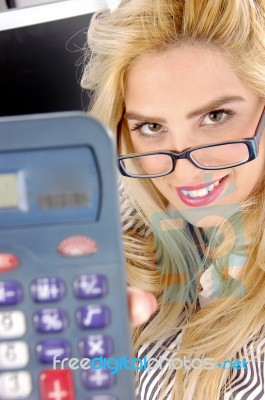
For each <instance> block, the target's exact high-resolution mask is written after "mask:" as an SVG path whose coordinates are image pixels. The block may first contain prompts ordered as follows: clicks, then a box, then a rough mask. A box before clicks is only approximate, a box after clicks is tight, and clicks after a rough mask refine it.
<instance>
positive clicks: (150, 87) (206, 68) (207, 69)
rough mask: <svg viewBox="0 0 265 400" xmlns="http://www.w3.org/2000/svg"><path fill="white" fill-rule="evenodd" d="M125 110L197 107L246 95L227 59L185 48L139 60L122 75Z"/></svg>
mask: <svg viewBox="0 0 265 400" xmlns="http://www.w3.org/2000/svg"><path fill="white" fill-rule="evenodd" d="M125 88H126V90H125V102H126V106H127V107H128V106H130V104H131V103H133V104H135V102H137V105H138V106H140V107H141V104H145V105H146V104H147V103H149V102H152V104H153V105H154V104H155V103H156V102H157V103H159V104H161V103H163V104H165V105H167V104H168V103H170V104H172V101H174V102H177V103H179V102H182V103H187V102H188V103H189V102H192V103H194V102H196V103H198V104H200V103H201V102H202V101H207V100H208V99H209V98H215V97H218V96H220V95H222V94H224V92H227V91H228V90H229V92H232V93H233V94H239V93H240V94H242V95H247V94H248V89H247V88H246V87H245V85H244V84H243V83H242V82H241V80H240V79H239V78H238V76H237V75H236V73H235V72H234V71H233V68H232V67H231V65H230V63H229V61H228V59H227V57H226V56H225V55H224V54H222V53H221V52H219V51H215V50H213V49H210V48H205V47H195V46H185V47H181V48H172V49H169V50H166V51H164V52H161V53H156V54H149V55H144V56H142V55H141V56H139V57H138V58H137V59H135V60H134V62H133V63H132V64H131V66H130V68H129V69H128V71H127V74H126V86H125Z"/></svg>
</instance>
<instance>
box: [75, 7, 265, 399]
mask: <svg viewBox="0 0 265 400" xmlns="http://www.w3.org/2000/svg"><path fill="white" fill-rule="evenodd" d="M264 15H265V4H264V0H214V1H209V0H200V1H198V0H186V1H185V0H122V1H121V4H120V5H119V7H118V8H117V9H116V10H115V11H113V12H111V11H110V10H107V9H106V10H102V11H101V12H98V13H96V14H94V16H93V18H92V21H91V25H90V28H89V31H88V53H87V55H88V59H87V64H86V66H85V68H84V74H83V78H82V87H83V88H86V89H89V90H91V91H92V93H93V96H92V101H91V107H90V109H89V113H90V115H92V116H94V117H96V118H99V119H100V120H102V121H103V122H104V123H105V124H107V125H108V126H109V127H110V128H111V129H112V131H113V132H114V133H116V132H117V126H118V125H119V123H120V127H121V131H122V135H121V148H120V149H121V151H122V152H123V153H129V152H131V143H130V141H129V135H128V128H127V126H126V124H125V123H122V124H121V122H120V121H121V117H122V114H123V111H124V93H125V90H126V72H127V71H128V69H129V68H130V67H131V66H132V65H133V62H135V61H137V57H139V56H144V55H147V54H153V53H157V52H161V51H165V50H167V49H168V48H172V47H178V46H183V45H187V44H188V45H196V46H197V45H199V46H207V47H210V48H211V49H214V50H215V51H220V52H222V53H223V54H225V56H226V57H227V58H228V59H229V62H230V63H231V66H232V68H233V69H234V71H235V72H236V73H237V75H238V77H239V78H240V79H241V81H242V82H244V83H245V84H246V85H247V86H248V87H249V88H251V89H252V90H253V91H254V92H255V93H256V94H257V95H258V96H259V97H260V98H261V99H262V101H263V100H264V99H265V69H264V65H265V18H264ZM264 183H265V182H264V179H263V180H262V182H260V185H259V186H258V187H256V188H255V190H254V191H253V192H252V193H251V195H250V196H249V197H248V198H247V199H246V200H245V201H244V202H243V203H241V204H240V207H239V209H238V210H236V211H235V212H234V214H233V216H232V217H231V218H227V219H226V221H224V222H223V224H222V225H221V226H220V227H218V229H217V232H214V234H213V235H212V236H211V237H210V243H211V244H209V246H208V250H207V251H206V254H205V257H204V258H203V260H201V258H200V257H199V256H198V252H197V250H196V248H195V246H194V242H193V239H192V237H190V235H189V233H188V230H187V229H172V227H171V228H170V227H168V229H165V230H162V229H160V227H159V226H160V225H159V223H160V222H161V220H164V219H166V216H167V215H168V219H170V217H171V218H172V215H170V213H167V211H166V210H167V206H168V202H167V200H166V199H165V198H164V197H163V196H162V195H161V194H160V193H159V191H158V190H157V189H156V187H155V186H154V185H153V183H152V181H151V180H149V179H130V178H124V177H121V178H120V184H121V189H120V193H121V197H122V200H121V206H122V218H123V225H124V227H126V229H125V230H124V249H125V254H126V260H127V272H128V282H129V284H130V285H133V286H138V287H140V288H141V289H144V290H147V291H149V292H152V293H154V294H155V296H156V297H157V300H158V312H157V313H156V314H155V315H154V316H152V318H151V319H150V320H149V321H148V323H146V324H144V325H142V326H141V327H139V328H136V329H134V330H133V344H134V351H135V354H137V350H138V349H139V347H140V346H141V345H142V344H143V343H145V342H154V341H156V340H158V339H161V338H163V337H167V336H172V337H173V336H174V335H176V333H177V332H179V331H180V329H183V332H184V335H183V338H182V341H181V344H180V347H179V348H178V349H177V352H178V356H180V357H181V356H184V355H186V356H188V357H189V358H191V355H193V356H194V357H201V358H205V357H212V358H214V359H215V360H224V359H231V360H235V359H237V358H238V354H240V353H239V352H240V349H241V348H242V347H243V346H244V345H245V344H246V342H247V341H250V340H252V343H253V345H254V346H255V345H256V346H258V343H259V339H260V337H264V330H265V309H264V306H265V257H264V255H265V230H264V227H265V184H264ZM131 210H133V211H131ZM173 218H174V216H173ZM130 219H132V221H133V223H130ZM242 226H243V230H244V233H245V235H246V237H250V238H251V239H252V243H253V244H252V246H251V247H249V246H245V248H246V249H247V251H248V253H247V262H246V263H245V265H244V267H243V269H242V271H241V274H240V281H241V283H242V285H243V287H244V288H245V293H244V296H242V292H241V295H240V296H238V293H237V292H236V288H233V287H231V285H230V286H229V285H227V284H225V282H226V281H225V278H227V277H228V275H227V274H226V273H225V271H226V269H227V268H225V267H227V265H228V264H227V258H226V257H222V255H223V254H229V252H230V251H231V246H232V243H233V242H234V233H235V232H237V231H238V230H240V229H241V231H242ZM231 227H232V228H233V229H231ZM220 232H222V233H223V235H224V237H225V241H222V243H221V244H220V245H219V246H215V245H212V244H214V243H215V241H216V242H217V238H218V237H219V238H220ZM209 259H210V260H211V261H214V265H215V268H216V271H217V272H218V271H219V273H220V274H221V275H222V277H223V283H224V285H223V292H222V296H220V298H218V299H217V300H215V301H213V302H212V303H210V304H209V305H207V306H206V307H204V308H203V309H199V310H196V301H191V300H196V298H195V299H194V298H191V291H192V290H193V289H194V281H195V280H196V277H197V275H198V271H199V270H200V269H203V268H205V267H206V266H207V265H209ZM185 277H188V279H186V278H185ZM170 288H171V289H172V290H171V291H170V290H169V289H170ZM187 302H190V303H191V306H190V307H191V310H192V313H191V315H189V314H188V313H187V318H186V319H185V321H184V323H183V324H181V325H178V326H176V321H177V319H178V316H179V315H180V314H181V312H183V310H184V311H185V310H186V309H187V307H186V306H187ZM235 333H236V335H235ZM168 379H169V374H168V375H167V378H166V379H165V381H164V384H163V387H162V388H161V393H160V396H161V397H160V398H161V399H164V398H165V390H166V386H167V385H168ZM174 379H175V381H174V387H173V398H172V400H180V399H181V400H186V399H188V395H189V391H190V387H191V385H193V384H194V383H196V385H197V386H196V391H195V394H194V398H196V400H204V399H205V398H206V399H219V396H220V395H222V394H223V393H224V391H225V390H226V388H227V386H229V376H228V372H227V371H226V370H225V369H224V370H223V369H221V368H215V369H213V370H207V371H204V370H198V369H191V370H189V371H185V370H184V369H180V370H178V373H176V374H175V377H174Z"/></svg>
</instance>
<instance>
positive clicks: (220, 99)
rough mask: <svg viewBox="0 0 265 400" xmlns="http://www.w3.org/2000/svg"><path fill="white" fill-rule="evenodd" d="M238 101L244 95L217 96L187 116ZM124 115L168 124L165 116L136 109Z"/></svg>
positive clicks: (194, 115)
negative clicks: (160, 116)
mask: <svg viewBox="0 0 265 400" xmlns="http://www.w3.org/2000/svg"><path fill="white" fill-rule="evenodd" d="M237 101H246V100H245V99H244V98H243V97H241V96H222V97H217V98H216V99H214V100H212V101H210V102H209V103H207V104H205V105H204V106H203V107H201V108H199V109H197V110H194V111H192V112H190V113H189V114H188V115H187V116H186V118H187V119H191V118H194V117H197V116H199V115H201V114H205V113H207V112H209V111H211V110H212V111H213V110H214V109H217V108H218V107H220V106H222V105H223V104H226V103H234V102H237ZM124 117H125V118H127V119H135V120H138V121H156V122H157V123H159V124H166V122H167V121H166V120H165V119H163V118H159V117H154V116H147V115H143V114H138V113H136V112H134V111H128V112H126V113H125V114H124Z"/></svg>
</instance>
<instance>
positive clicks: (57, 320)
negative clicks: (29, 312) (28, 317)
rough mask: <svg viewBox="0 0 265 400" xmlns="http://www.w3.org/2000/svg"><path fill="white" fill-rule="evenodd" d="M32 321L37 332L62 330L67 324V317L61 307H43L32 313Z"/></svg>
mask: <svg viewBox="0 0 265 400" xmlns="http://www.w3.org/2000/svg"><path fill="white" fill-rule="evenodd" d="M33 322H34V326H35V329H36V331H37V332H40V333H53V332H63V331H64V330H65V328H66V327H67V326H68V317H67V314H66V312H65V311H64V310H63V309H61V308H44V309H42V310H39V311H37V312H36V313H35V314H34V317H33Z"/></svg>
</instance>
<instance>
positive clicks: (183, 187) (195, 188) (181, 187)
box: [177, 178, 223, 190]
mask: <svg viewBox="0 0 265 400" xmlns="http://www.w3.org/2000/svg"><path fill="white" fill-rule="evenodd" d="M222 179H223V178H222ZM220 180H221V178H219V179H216V180H215V181H213V182H206V183H201V184H200V185H195V186H177V189H182V190H199V189H204V188H206V187H207V186H209V185H211V184H212V183H215V182H218V181H220Z"/></svg>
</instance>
